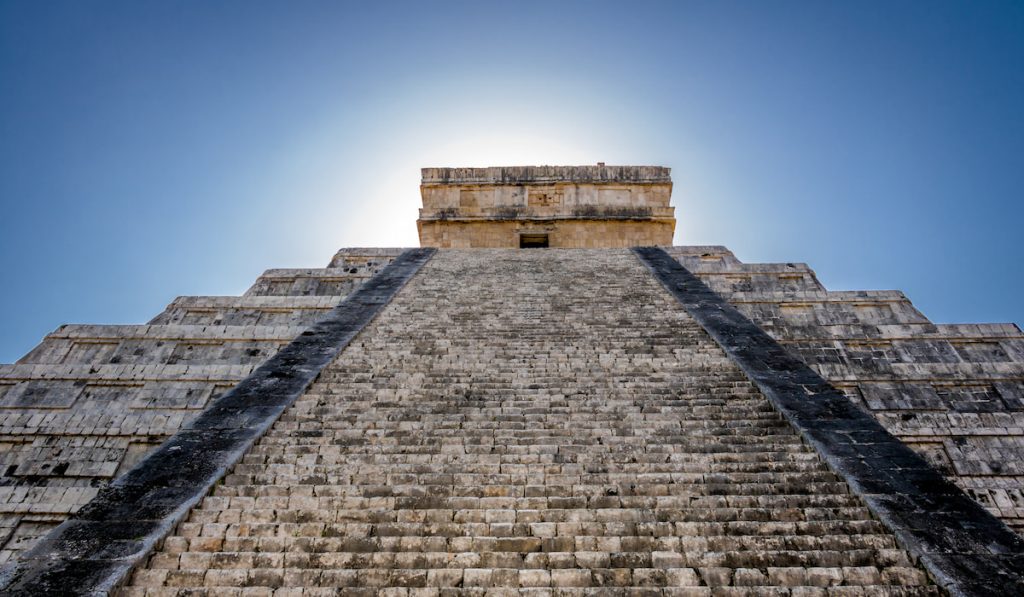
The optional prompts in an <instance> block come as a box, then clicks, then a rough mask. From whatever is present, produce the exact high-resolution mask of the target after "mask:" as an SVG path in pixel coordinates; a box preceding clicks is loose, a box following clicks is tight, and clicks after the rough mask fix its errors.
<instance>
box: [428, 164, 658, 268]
mask: <svg viewBox="0 0 1024 597" xmlns="http://www.w3.org/2000/svg"><path fill="white" fill-rule="evenodd" d="M420 193H421V195H422V198H423V208H422V209H421V210H420V217H419V220H417V226H418V228H419V233H420V245H421V246H425V247H445V248H452V247H490V248H506V247H518V246H519V234H522V233H530V234H536V233H542V234H547V233H550V236H551V245H550V246H552V247H576V248H587V247H628V246H636V245H640V244H656V245H670V244H671V243H672V232H673V231H674V229H675V218H674V216H673V213H674V209H673V208H672V207H671V206H670V205H669V200H670V198H671V195H672V181H671V178H670V177H669V169H668V168H659V167H653V166H603V165H602V166H528V167H518V168H424V169H423V182H422V185H421V186H420ZM555 237H557V238H558V244H555Z"/></svg>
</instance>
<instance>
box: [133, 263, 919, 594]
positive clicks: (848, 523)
mask: <svg viewBox="0 0 1024 597" xmlns="http://www.w3.org/2000/svg"><path fill="white" fill-rule="evenodd" d="M241 587H245V588H247V589H248V590H250V591H254V592H256V591H259V590H260V589H263V590H266V591H268V592H269V591H270V590H271V589H273V590H275V591H280V592H281V594H290V593H289V591H292V592H295V591H298V590H300V589H303V588H305V589H304V590H305V591H306V592H311V593H314V594H345V595H375V594H386V595H421V594H422V595H439V594H441V595H484V594H495V595H499V594H500V595H506V594H513V593H514V592H516V591H518V590H523V591H524V594H538V595H543V594H558V595H567V596H568V595H581V596H582V595H593V594H644V595H647V594H659V595H660V594H666V595H668V594H681V595H683V594H686V595H689V594H693V595H712V594H736V595H738V594H745V593H744V591H748V592H752V591H761V592H760V593H758V594H772V595H788V594H791V593H790V590H792V591H794V593H792V594H810V595H816V594H825V590H826V587H828V588H829V590H830V591H832V594H844V595H884V594H900V595H937V594H938V590H937V588H936V587H934V586H931V585H930V584H929V581H928V579H927V577H926V575H925V574H924V573H923V572H922V570H920V569H919V568H917V567H915V565H914V564H913V562H912V561H911V558H910V557H909V556H908V554H907V553H906V552H905V551H903V550H901V549H899V548H898V547H897V546H896V542H895V539H894V537H893V536H892V535H891V534H890V533H889V532H888V531H887V530H886V529H885V527H884V526H883V525H882V524H881V523H880V522H878V521H877V520H874V519H873V518H872V517H871V515H870V513H869V512H868V511H867V509H866V508H865V507H864V506H863V505H862V504H861V502H860V500H859V498H857V497H856V496H854V495H851V494H850V492H849V488H848V487H847V486H846V484H845V483H843V482H841V481H840V480H839V479H838V478H837V477H836V476H835V475H834V474H832V473H831V472H829V470H828V469H827V467H825V465H824V464H823V463H822V461H821V460H820V459H819V458H818V456H817V455H816V454H815V453H814V452H813V451H812V450H811V449H810V448H809V447H808V446H807V445H805V444H804V443H803V442H801V440H800V438H799V437H798V436H797V434H796V433H795V432H794V431H793V430H792V429H791V428H790V427H789V425H788V424H787V423H785V421H783V420H782V419H781V418H780V417H779V415H778V414H777V413H776V412H775V411H774V410H773V408H772V407H771V406H770V405H769V403H768V402H767V401H766V400H765V398H764V397H763V396H762V395H761V394H760V393H759V392H758V391H757V390H756V388H754V386H753V385H752V384H751V383H750V381H748V380H747V379H746V377H745V376H744V375H743V373H742V372H741V371H740V370H739V368H738V367H737V366H736V365H735V364H734V363H733V362H731V361H730V360H729V359H728V358H727V357H726V356H725V354H724V353H723V352H722V350H721V349H719V348H718V346H717V345H716V344H715V343H714V342H713V341H712V340H711V338H710V337H709V336H708V335H707V334H706V333H705V332H704V331H703V330H702V329H701V328H700V327H699V326H698V325H697V324H696V323H695V322H694V321H693V320H692V319H691V318H690V317H689V316H688V315H687V314H686V313H685V311H683V310H682V308H681V307H680V306H679V305H678V303H676V302H675V301H674V299H672V297H671V296H670V295H669V294H668V293H667V292H665V290H664V289H663V288H662V287H661V286H660V285H659V284H658V283H657V281H656V280H655V279H654V278H653V277H652V276H651V275H650V274H649V273H648V272H647V271H646V269H645V268H644V267H643V266H642V265H641V264H640V262H639V261H638V260H637V259H636V258H635V257H634V256H633V255H632V254H631V253H630V252H629V251H626V250H618V251H616V250H597V251H584V250H572V251H568V250H548V251H510V250H472V251H440V252H438V253H437V254H436V255H435V256H434V258H433V259H432V260H431V261H430V262H428V263H427V264H426V265H425V266H424V268H423V270H422V271H421V272H420V273H419V274H418V275H417V276H416V277H415V278H413V280H412V281H410V283H409V284H408V285H407V286H406V288H405V289H404V290H403V291H401V292H400V293H399V294H398V295H397V296H396V297H395V298H394V299H393V300H392V301H391V303H389V304H388V305H387V306H386V307H385V308H384V310H383V311H382V313H381V314H380V315H379V316H378V318H377V319H376V320H374V322H373V323H371V324H370V325H369V326H368V327H367V328H366V329H365V330H364V331H363V333H362V334H361V335H360V336H359V337H357V338H356V340H354V341H353V342H352V343H351V344H350V345H349V346H348V348H347V349H346V350H345V351H344V352H343V353H341V355H340V356H339V357H338V358H337V359H336V360H335V361H334V362H333V363H331V364H330V365H328V367H327V368H326V369H325V370H324V372H323V373H322V374H321V376H320V378H319V379H318V381H317V382H316V383H315V384H314V385H313V386H312V387H311V388H310V390H309V391H308V392H307V394H306V395H305V396H303V397H302V398H300V399H299V401H298V402H296V403H295V404H294V405H293V406H292V407H291V408H290V409H289V410H288V411H287V412H286V413H285V414H284V415H283V416H282V417H281V418H280V419H279V420H278V422H277V423H276V424H275V425H274V427H273V428H272V429H271V431H269V432H268V434H267V435H266V436H264V438H263V439H262V440H261V441H260V442H259V443H258V444H257V445H256V446H255V447H254V448H253V449H252V450H251V451H250V452H249V454H248V455H246V456H245V458H244V459H243V461H242V463H240V464H239V465H237V466H236V467H235V468H234V470H233V471H232V473H231V474H229V475H228V476H227V477H226V478H225V481H224V483H223V484H221V485H218V486H217V488H216V489H215V490H214V492H213V495H211V496H210V497H208V498H206V499H205V500H204V502H203V504H202V506H201V507H200V508H198V509H196V510H194V511H193V512H192V513H191V516H190V519H189V520H188V521H187V522H184V523H182V524H180V525H179V526H178V528H177V530H176V532H175V533H174V534H173V535H172V536H171V537H169V538H167V539H166V540H165V541H164V544H163V547H162V549H161V551H159V552H158V553H156V554H154V555H153V556H152V557H151V559H150V560H149V563H148V566H147V567H146V568H144V569H141V570H138V571H137V572H136V574H135V576H134V581H133V584H132V586H130V587H129V588H127V589H126V590H125V591H124V592H123V594H125V595H164V594H167V593H168V592H173V591H177V590H180V591H183V592H189V591H192V590H197V591H206V592H213V593H224V594H232V593H231V592H232V591H237V590H240V588H241ZM310 587H315V589H310ZM627 587H629V589H627ZM798 588H800V589H798ZM730 590H731V591H732V592H729V591H730ZM801 590H802V591H803V592H800V591H801ZM531 591H532V592H531ZM549 591H557V593H549ZM595 591H604V593H595ZM626 591H632V592H626ZM673 591H674V592H673ZM687 591H689V592H687Z"/></svg>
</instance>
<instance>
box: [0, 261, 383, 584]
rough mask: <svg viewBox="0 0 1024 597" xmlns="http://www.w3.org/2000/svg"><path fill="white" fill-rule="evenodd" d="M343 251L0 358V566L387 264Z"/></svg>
mask: <svg viewBox="0 0 1024 597" xmlns="http://www.w3.org/2000/svg"><path fill="white" fill-rule="evenodd" d="M398 253H399V251H398V250H392V249H342V250H341V251H339V252H338V254H337V255H335V257H334V258H333V259H332V260H331V263H330V264H329V266H328V267H327V268H325V269H313V270H308V269H307V270H294V269H293V270H269V271H267V272H266V273H264V274H263V275H262V276H260V278H259V279H258V280H257V281H256V283H255V284H254V285H253V286H252V288H250V289H249V291H248V292H246V293H245V295H244V296H241V297H227V296H217V297H202V296H193V297H179V298H178V299H176V300H175V301H174V302H173V303H171V304H170V305H169V306H168V307H167V309H166V310H165V311H164V312H163V313H161V314H159V315H157V316H156V317H155V318H153V320H152V321H151V322H150V323H149V324H147V325H66V326H61V327H60V328H59V329H58V330H56V331H55V332H53V333H52V334H50V335H48V336H47V337H46V339H44V340H43V342H42V343H41V344H40V345H39V346H37V347H36V348H35V349H33V350H32V351H31V352H29V353H28V354H27V355H25V356H24V357H22V358H21V359H20V360H19V361H18V362H17V363H16V364H14V365H0V547H2V548H0V564H3V563H4V562H7V561H9V560H10V559H11V558H12V557H14V556H16V555H17V554H18V553H20V552H21V551H23V550H25V549H27V548H28V547H31V545H32V544H33V543H34V542H35V541H36V540H37V539H38V538H39V537H40V536H41V535H42V534H44V533H46V532H47V531H49V530H50V529H51V528H53V527H54V526H56V524H57V523H59V522H60V521H62V520H64V519H65V518H67V516H68V514H70V513H73V512H75V511H77V510H78V509H79V508H81V507H82V506H83V505H84V504H85V503H87V502H88V501H89V500H90V499H92V498H93V497H94V496H95V495H96V493H97V491H98V490H99V488H100V487H102V486H104V485H105V484H106V483H108V482H109V481H111V480H112V479H113V478H115V477H116V476H118V475H120V474H121V473H123V472H124V471H126V470H128V469H129V468H131V466H132V465H134V464H135V463H136V462H138V461H139V460H140V459H141V458H142V457H143V456H144V455H146V454H147V453H148V452H149V451H150V450H152V449H153V448H154V447H156V446H158V445H159V444H160V443H161V442H163V441H164V440H166V439H167V438H168V437H170V436H171V435H172V434H174V432H176V431H177V430H178V429H180V428H181V427H182V426H183V425H184V424H185V423H186V422H187V421H189V420H190V419H191V418H192V417H194V416H195V415H196V414H197V413H199V412H200V411H202V409H203V408H204V407H205V406H206V405H207V404H209V403H210V402H211V401H212V400H213V399H214V398H216V397H217V396H218V395H219V394H221V393H223V392H224V391H225V390H227V389H230V388H231V387H232V386H234V385H235V384H236V383H238V382H239V381H241V380H242V379H243V378H245V376H246V375H248V374H249V373H251V372H252V371H253V369H255V368H256V366H258V365H259V364H260V363H261V362H263V361H264V360H266V359H267V358H268V357H270V356H271V355H273V354H274V353H275V352H277V350H278V349H279V348H280V347H282V346H284V345H285V344H287V343H288V342H290V341H291V340H292V339H293V338H295V337H296V336H297V335H298V334H299V333H301V332H302V331H303V330H304V329H306V327H307V326H309V325H310V324H311V323H313V322H314V321H316V320H317V319H318V318H319V317H320V316H322V315H323V314H324V313H326V312H327V311H328V310H329V309H330V308H331V307H333V306H334V305H335V304H337V303H338V302H339V301H340V300H341V299H342V298H343V297H344V296H345V295H347V294H348V293H349V292H351V291H352V290H353V289H354V288H356V287H358V286H359V285H360V284H362V282H363V281H364V280H366V279H367V278H368V277H369V276H371V275H373V274H374V273H375V272H376V271H378V270H379V269H380V268H381V267H383V266H384V265H387V264H388V263H389V262H390V261H391V260H392V259H393V258H394V257H395V256H396V255H397V254H398Z"/></svg>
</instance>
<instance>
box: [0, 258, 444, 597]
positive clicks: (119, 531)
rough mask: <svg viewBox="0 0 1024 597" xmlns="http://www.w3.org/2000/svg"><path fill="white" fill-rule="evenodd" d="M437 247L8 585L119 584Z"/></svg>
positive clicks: (37, 553) (32, 588) (14, 569)
mask: <svg viewBox="0 0 1024 597" xmlns="http://www.w3.org/2000/svg"><path fill="white" fill-rule="evenodd" d="M433 253H434V250H433V249H410V250H408V251H405V252H404V253H402V254H401V255H400V256H399V257H398V258H397V259H396V260H395V261H394V262H393V263H392V264H391V265H389V266H387V268H385V269H384V270H383V271H381V272H380V273H378V274H377V275H375V276H374V277H373V278H371V279H369V280H368V281H367V282H366V283H365V284H363V286H362V287H360V288H359V289H358V290H356V291H355V292H353V293H352V294H351V295H349V296H348V297H347V298H346V299H345V300H344V301H343V302H342V303H341V304H339V305H338V306H337V307H335V308H334V309H333V310H332V311H331V312H330V313H329V314H327V315H326V316H324V318H323V319H322V320H320V321H319V322H318V323H316V324H315V325H313V326H312V327H310V328H309V329H308V330H306V331H304V332H302V334H301V335H299V337H297V338H296V339H295V340H293V341H292V342H291V343H290V344H288V345H287V346H286V347H284V348H283V349H281V351H280V352H278V353H277V354H276V355H275V356H273V357H272V358H270V359H269V360H268V361H267V362H266V363H264V364H263V365H262V366H261V367H259V368H258V369H256V370H255V371H254V372H253V373H252V374H251V375H250V376H249V377H247V378H246V379H244V380H243V381H242V382H240V383H239V384H238V385H237V386H235V387H234V388H233V389H232V390H231V391H229V392H227V393H225V394H224V395H223V396H221V397H220V398H219V399H217V401H216V402H214V403H213V404H212V405H211V406H210V407H209V408H207V409H206V410H205V411H203V413H202V414H200V415H199V416H198V417H197V418H196V419H195V420H194V421H193V422H192V423H191V424H190V425H189V426H188V427H186V428H184V429H182V430H181V431H180V432H178V433H177V434H176V435H174V436H173V437H171V438H170V439H169V440H167V441H166V442H165V443H164V444H163V445H161V446H160V447H159V448H158V449H157V450H156V451H154V452H153V453H152V454H150V455H149V456H148V457H147V458H145V459H144V460H142V461H141V462H140V463H139V464H137V465H136V466H135V467H134V468H133V469H131V470H130V471H128V472H127V473H125V474H124V475H123V476H121V477H120V478H118V479H117V480H116V481H114V482H113V483H112V484H110V485H109V486H108V487H106V488H105V489H103V490H102V491H101V492H100V493H99V495H98V496H97V497H96V498H95V499H94V500H92V501H91V502H89V503H88V504H86V505H85V507H83V508H82V509H81V510H80V511H79V512H78V513H77V514H75V515H74V516H72V517H71V518H70V519H69V520H67V521H65V522H64V523H63V524H61V525H60V526H59V527H57V528H56V529H54V530H53V532H51V533H50V534H49V535H48V536H46V537H45V538H43V540H42V541H40V543H39V544H38V545H36V546H35V547H34V548H33V549H31V550H30V551H28V552H27V553H25V554H24V555H23V556H22V557H21V558H20V559H19V560H18V561H17V562H15V563H14V564H12V565H10V566H8V567H6V568H5V569H4V570H3V571H2V572H0V593H2V594H4V595H49V594H61V595H69V594H77V595H97V594H105V593H107V592H108V591H110V590H111V589H113V588H115V587H116V586H117V585H118V584H119V583H120V582H122V581H123V579H124V578H125V577H126V576H127V575H128V574H129V573H130V572H131V570H132V568H134V567H135V565H136V564H138V563H139V562H140V561H141V560H142V559H143V558H145V557H146V556H147V555H148V554H149V553H150V551H151V550H152V549H153V546H154V545H155V544H156V543H157V542H158V541H160V540H161V539H162V538H163V537H164V536H165V535H166V534H167V533H169V532H170V531H171V530H172V529H173V528H174V527H175V525H176V524H177V523H178V522H180V521H181V519H182V518H183V517H184V516H185V515H186V514H187V513H188V512H189V510H190V509H191V508H192V507H193V506H194V505H195V504H196V503H197V502H199V500H201V499H202V498H203V496H205V495H206V493H207V492H208V491H209V490H210V488H211V487H212V486H213V485H214V484H215V483H217V481H218V480H220V479H221V477H223V475H224V474H225V473H226V472H227V471H228V470H229V469H230V468H231V467H232V466H233V465H234V464H235V463H236V462H238V461H239V460H240V459H241V458H242V456H243V455H244V454H245V453H246V452H247V451H248V450H249V448H250V447H251V446H252V445H253V443H254V442H255V441H256V440H257V439H259V438H260V437H261V436H262V435H263V434H264V433H265V432H266V431H267V429H269V428H270V426H271V425H273V423H274V422H275V421H276V420H277V418H278V417H279V416H280V415H281V413H282V412H284V410H285V409H286V408H288V406H290V405H291V404H292V403H293V402H294V401H295V400H296V399H297V398H298V397H299V396H301V395H302V394H303V393H304V392H305V391H306V389H307V388H308V387H309V385H310V384H311V383H312V382H313V380H314V379H315V378H316V377H317V375H319V374H320V371H321V370H322V369H323V368H324V367H325V366H326V365H327V364H328V363H330V362H331V361H332V360H333V359H334V358H335V357H336V356H337V355H338V354H339V353H340V352H341V351H342V350H344V348H345V347H346V346H347V345H348V344H349V342H351V341H352V339H353V338H354V337H355V336H356V335H357V334H358V333H359V332H360V331H361V330H362V329H363V328H364V327H366V325H367V324H369V323H370V321H371V320H372V319H373V318H374V317H375V316H376V315H377V313H379V312H380V310H381V309H382V308H383V307H384V306H385V305H386V304H387V303H388V302H389V301H390V300H391V298H392V297H394V296H395V294H396V293H397V292H398V291H399V290H401V288H402V287H403V286H404V285H405V284H406V282H408V281H409V279H410V278H412V276H413V275H415V274H416V272H418V271H419V269H420V268H421V267H422V266H423V264H424V263H426V262H427V261H428V260H429V259H430V257H431V256H432V255H433Z"/></svg>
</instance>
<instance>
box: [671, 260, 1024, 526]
mask: <svg viewBox="0 0 1024 597" xmlns="http://www.w3.org/2000/svg"><path fill="white" fill-rule="evenodd" d="M668 251H669V252H670V253H671V254H672V255H673V256H675V257H676V258H677V259H679V261H680V263H682V264H683V265H684V266H685V267H687V268H688V269H690V271H692V272H694V273H695V274H697V275H698V276H700V277H701V278H702V279H703V280H704V282H705V283H706V284H708V285H709V286H710V287H711V288H712V289H714V290H715V291H717V292H718V293H720V294H722V295H724V296H725V297H726V298H727V299H728V300H729V301H730V302H731V303H732V304H734V305H736V307H738V308H739V309H740V310H741V311H742V312H743V313H744V314H745V315H746V316H747V317H749V318H751V319H752V320H753V321H754V322H755V323H757V324H758V325H760V326H761V327H762V328H763V329H764V330H765V331H767V332H768V333H769V334H770V335H772V336H773V337H774V338H775V339H776V340H778V341H779V342H781V343H782V344H783V345H785V346H786V347H788V348H789V349H790V350H792V352H793V353H794V354H795V355H797V356H798V357H800V358H801V359H803V360H804V361H805V362H806V363H807V364H808V365H810V366H811V367H812V368H814V369H815V370H816V371H817V372H818V373H819V374H821V375H822V376H823V377H825V378H826V379H827V380H829V381H830V382H831V383H832V384H833V385H835V386H836V387H838V388H839V389H841V390H843V391H844V392H846V394H847V395H849V396H850V397H851V398H852V399H853V400H854V401H855V402H856V403H857V404H859V405H861V406H862V407H863V408H864V409H865V410H867V411H869V412H870V413H871V414H873V415H874V416H875V418H876V419H878V421H879V422H881V423H882V424H883V425H884V426H885V427H886V429H888V430H889V431H890V432H891V433H892V434H893V435H896V436H897V437H899V438H900V439H902V440H903V441H904V442H906V443H907V444H908V445H909V446H911V447H912V448H914V449H915V450H917V451H918V452H919V453H920V454H922V455H923V456H924V457H925V458H927V459H928V460H929V462H931V463H932V464H933V465H934V466H935V467H937V468H938V469H939V470H941V471H943V472H944V473H946V474H947V475H948V476H949V478H950V479H952V480H953V481H954V482H956V483H957V485H959V486H960V487H961V488H963V489H964V490H965V491H967V493H968V494H969V495H971V496H972V497H973V498H975V499H976V500H977V501H978V502H980V503H981V504H982V505H983V506H985V507H986V508H988V509H989V511H991V512H992V513H993V514H995V515H996V516H998V517H1000V518H1002V519H1003V520H1004V521H1005V522H1006V523H1007V524H1009V525H1010V526H1011V527H1013V528H1015V529H1017V530H1018V532H1020V531H1024V464H1022V463H1024V334H1022V333H1021V331H1020V330H1019V329H1018V328H1017V327H1016V326H1015V325H1012V324H964V325H941V324H934V323H932V322H931V321H929V320H928V319H927V318H926V317H925V316H924V315H922V314H921V313H920V312H919V311H918V310H917V309H915V308H914V306H913V305H912V304H911V302H910V301H909V300H908V299H907V298H906V297H905V296H904V295H903V293H901V292H898V291H850V292H845V291H844V292H833V291H828V290H826V289H825V288H824V287H823V286H822V285H821V284H820V283H819V282H818V280H817V278H816V277H815V275H814V272H813V271H811V269H810V268H809V267H807V265H805V264H802V263H778V264H743V263H740V262H739V261H738V260H737V259H736V258H735V256H733V254H732V253H731V252H729V251H728V250H727V249H726V248H724V247H673V248H672V249H669V250H668Z"/></svg>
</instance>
